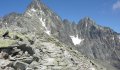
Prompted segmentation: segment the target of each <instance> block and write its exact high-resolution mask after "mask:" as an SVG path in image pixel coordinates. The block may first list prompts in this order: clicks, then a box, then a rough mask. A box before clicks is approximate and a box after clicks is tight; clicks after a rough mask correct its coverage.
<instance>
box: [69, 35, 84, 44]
mask: <svg viewBox="0 0 120 70" xmlns="http://www.w3.org/2000/svg"><path fill="white" fill-rule="evenodd" d="M70 37H71V39H72V41H73V43H74V45H78V44H80V43H81V42H82V41H83V40H84V39H80V38H78V35H77V37H75V36H70Z"/></svg>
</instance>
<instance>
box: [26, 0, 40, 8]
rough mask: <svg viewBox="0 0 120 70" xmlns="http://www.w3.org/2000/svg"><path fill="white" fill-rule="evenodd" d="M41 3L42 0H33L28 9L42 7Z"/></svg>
mask: <svg viewBox="0 0 120 70" xmlns="http://www.w3.org/2000/svg"><path fill="white" fill-rule="evenodd" d="M41 4H42V3H41V2H40V0H32V2H31V4H30V5H29V6H28V9H31V8H34V9H40V6H41Z"/></svg>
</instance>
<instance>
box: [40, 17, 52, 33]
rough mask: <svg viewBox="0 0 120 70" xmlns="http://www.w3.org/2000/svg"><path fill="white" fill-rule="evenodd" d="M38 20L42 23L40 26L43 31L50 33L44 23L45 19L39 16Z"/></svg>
mask: <svg viewBox="0 0 120 70" xmlns="http://www.w3.org/2000/svg"><path fill="white" fill-rule="evenodd" d="M39 20H40V22H41V23H42V26H43V27H44V28H45V33H47V34H48V35H50V31H49V30H48V28H47V27H46V25H45V19H44V20H43V19H42V18H39Z"/></svg>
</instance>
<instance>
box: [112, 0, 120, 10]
mask: <svg viewBox="0 0 120 70" xmlns="http://www.w3.org/2000/svg"><path fill="white" fill-rule="evenodd" d="M119 9H120V0H118V1H117V2H116V3H114V4H113V10H119Z"/></svg>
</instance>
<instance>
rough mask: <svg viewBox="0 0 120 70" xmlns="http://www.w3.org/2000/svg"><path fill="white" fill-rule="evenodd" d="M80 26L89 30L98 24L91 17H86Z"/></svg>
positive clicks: (80, 22)
mask: <svg viewBox="0 0 120 70" xmlns="http://www.w3.org/2000/svg"><path fill="white" fill-rule="evenodd" d="M78 25H80V26H81V27H86V28H88V27H91V26H95V25H96V24H95V21H93V20H92V19H91V18H90V17H85V18H83V19H81V20H80V21H79V23H78Z"/></svg>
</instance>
